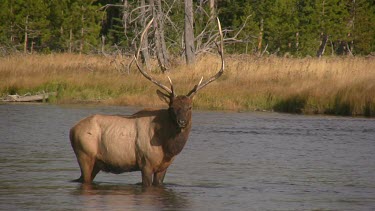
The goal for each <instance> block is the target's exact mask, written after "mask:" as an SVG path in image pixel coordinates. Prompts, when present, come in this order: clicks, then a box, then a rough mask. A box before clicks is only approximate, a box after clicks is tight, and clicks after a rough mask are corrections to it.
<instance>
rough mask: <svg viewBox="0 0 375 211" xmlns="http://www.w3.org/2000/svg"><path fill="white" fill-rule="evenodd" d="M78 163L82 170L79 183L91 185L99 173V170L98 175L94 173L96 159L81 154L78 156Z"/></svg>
mask: <svg viewBox="0 0 375 211" xmlns="http://www.w3.org/2000/svg"><path fill="white" fill-rule="evenodd" d="M78 163H79V167H80V168H81V177H80V178H79V179H78V181H79V182H82V183H87V184H89V183H91V182H92V180H93V179H94V177H95V176H96V174H97V173H98V172H99V171H98V170H97V169H96V170H95V171H96V173H95V172H94V165H95V159H94V158H92V157H89V156H87V155H85V154H81V155H79V156H78ZM93 176H94V177H93Z"/></svg>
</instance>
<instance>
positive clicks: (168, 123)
mask: <svg viewBox="0 0 375 211" xmlns="http://www.w3.org/2000/svg"><path fill="white" fill-rule="evenodd" d="M165 115H168V117H167V118H165ZM161 116H163V117H164V118H161V119H163V120H164V121H163V123H162V124H160V127H159V128H158V129H157V130H156V133H157V135H158V137H159V138H160V139H159V140H160V141H161V145H162V147H163V151H164V154H165V155H164V156H165V158H164V159H166V160H170V159H171V158H172V157H174V156H176V155H177V154H179V153H180V152H181V151H182V149H183V148H184V146H185V144H186V141H187V140H188V138H189V133H190V130H191V120H190V121H189V123H188V125H186V127H185V128H179V127H178V126H177V124H176V123H175V120H174V119H173V118H172V117H171V115H170V113H169V111H168V110H165V111H164V110H163V112H162V115H161ZM157 119H158V117H157V118H155V120H157Z"/></svg>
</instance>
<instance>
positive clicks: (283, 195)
mask: <svg viewBox="0 0 375 211" xmlns="http://www.w3.org/2000/svg"><path fill="white" fill-rule="evenodd" d="M136 110H137V109H136V108H126V107H90V106H85V107H84V106H81V107H61V106H51V105H0V210H92V209H98V210H315V209H321V210H375V120H373V119H362V118H343V117H327V116H299V115H287V114H276V113H222V112H202V111H195V112H194V115H193V129H192V132H191V135H190V138H189V141H188V143H187V145H186V146H185V148H184V150H183V151H182V153H181V154H180V155H178V156H177V159H176V160H175V161H174V163H173V164H172V165H171V166H170V167H169V169H168V172H167V176H166V179H165V182H166V185H165V186H164V187H161V188H151V189H148V190H143V189H142V188H141V186H140V185H139V182H141V176H140V172H134V173H124V174H120V175H113V174H107V173H99V174H98V176H97V177H96V178H95V181H96V183H95V184H94V185H92V186H91V187H85V186H81V185H80V184H78V183H73V182H70V180H72V179H76V178H78V177H79V175H80V171H79V167H78V164H77V162H76V159H75V155H74V153H73V151H72V149H71V146H70V143H69V139H68V134H69V129H70V127H71V126H73V125H74V124H75V123H76V122H77V121H78V120H80V119H81V118H83V117H85V116H88V115H91V114H94V113H101V114H131V113H133V112H135V111H136Z"/></svg>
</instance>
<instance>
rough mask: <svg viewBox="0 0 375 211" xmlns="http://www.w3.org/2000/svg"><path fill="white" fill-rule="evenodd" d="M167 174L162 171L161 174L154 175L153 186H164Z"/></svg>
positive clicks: (165, 171)
mask: <svg viewBox="0 0 375 211" xmlns="http://www.w3.org/2000/svg"><path fill="white" fill-rule="evenodd" d="M165 173H167V170H164V171H161V172H155V174H154V181H153V182H152V185H154V186H159V185H162V184H163V181H164V177H165Z"/></svg>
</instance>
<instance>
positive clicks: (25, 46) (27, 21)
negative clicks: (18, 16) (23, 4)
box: [23, 15, 29, 53]
mask: <svg viewBox="0 0 375 211" xmlns="http://www.w3.org/2000/svg"><path fill="white" fill-rule="evenodd" d="M28 26H29V16H28V15H27V16H26V20H25V41H24V44H23V52H24V53H27V42H28V33H27V31H28Z"/></svg>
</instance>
